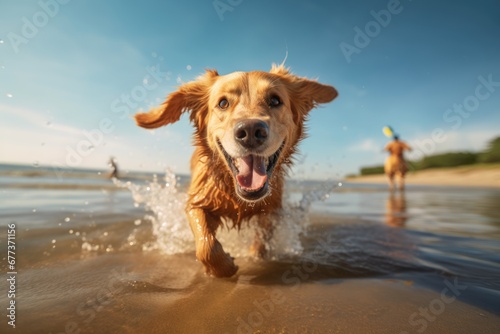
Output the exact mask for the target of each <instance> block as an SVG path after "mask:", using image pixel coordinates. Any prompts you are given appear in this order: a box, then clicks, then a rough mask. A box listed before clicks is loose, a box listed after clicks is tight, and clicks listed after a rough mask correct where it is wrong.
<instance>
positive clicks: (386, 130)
mask: <svg viewBox="0 0 500 334" xmlns="http://www.w3.org/2000/svg"><path fill="white" fill-rule="evenodd" d="M382 132H383V133H384V135H386V136H387V137H392V136H393V135H394V131H392V128H391V127H390V126H384V127H383V129H382Z"/></svg>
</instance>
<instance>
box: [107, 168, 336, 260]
mask: <svg viewBox="0 0 500 334" xmlns="http://www.w3.org/2000/svg"><path fill="white" fill-rule="evenodd" d="M113 182H114V183H115V185H117V186H119V187H121V188H126V189H128V190H129V191H130V192H131V194H132V197H133V199H134V202H135V204H134V205H135V206H136V207H140V206H142V207H144V208H145V210H146V211H147V212H148V213H147V214H146V215H145V217H144V220H148V221H150V222H151V224H152V234H153V236H154V239H155V240H154V241H151V242H147V243H145V244H143V245H142V249H143V250H144V251H150V250H159V251H161V252H162V253H165V254H177V253H184V252H191V251H194V238H193V235H192V232H191V230H190V227H189V222H188V220H187V217H186V214H185V211H184V208H185V206H186V201H187V194H186V193H185V192H184V191H181V190H180V189H179V188H180V187H179V184H178V178H177V176H176V175H175V174H174V173H173V172H171V171H170V170H167V171H166V172H165V176H164V178H163V181H160V180H158V178H157V177H156V176H155V177H154V179H153V180H152V181H151V182H147V183H142V184H139V183H134V182H131V181H128V182H123V181H120V180H117V179H114V180H113ZM340 186H341V184H340V183H335V184H333V183H321V185H320V186H317V185H316V186H312V187H311V186H309V187H302V186H300V185H294V186H293V187H292V189H288V190H287V191H286V194H287V195H286V196H285V199H284V203H283V209H282V210H281V211H280V212H278V213H277V214H276V215H275V216H273V218H272V220H273V221H272V223H273V226H274V228H275V229H274V233H273V238H272V239H271V240H270V241H269V243H268V244H267V245H266V248H267V250H268V254H269V257H270V258H271V259H273V260H279V259H282V258H286V257H290V256H297V255H300V254H302V252H303V250H304V248H303V246H302V243H301V237H302V236H303V235H305V234H306V233H307V228H308V227H309V213H310V209H311V205H312V204H313V203H314V202H317V201H323V200H325V199H327V198H328V197H329V196H330V193H331V192H333V191H334V190H335V189H336V188H338V187H340ZM294 199H295V200H294ZM255 219H256V218H252V219H251V220H250V221H249V222H248V224H243V225H242V228H241V230H239V231H238V230H236V229H231V228H226V226H227V225H231V224H227V225H223V227H221V228H220V229H219V231H218V233H217V238H218V239H219V241H220V242H221V244H222V245H223V247H224V249H225V251H226V252H228V253H230V254H231V255H232V256H234V257H248V256H251V252H250V248H251V245H252V243H253V241H254V238H255V234H256V233H257V232H258V231H257V228H256V226H257V224H256V223H255ZM139 223H140V221H139ZM134 224H135V225H139V224H138V222H137V221H136V222H134ZM128 242H129V243H130V244H135V243H136V240H135V236H134V235H130V236H129V240H128Z"/></svg>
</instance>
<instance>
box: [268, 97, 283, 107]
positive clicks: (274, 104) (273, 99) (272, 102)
mask: <svg viewBox="0 0 500 334" xmlns="http://www.w3.org/2000/svg"><path fill="white" fill-rule="evenodd" d="M280 104H281V100H280V98H279V97H277V96H276V95H273V96H271V98H270V99H269V106H270V107H277V106H279V105H280Z"/></svg>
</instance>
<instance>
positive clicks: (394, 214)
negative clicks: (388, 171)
mask: <svg viewBox="0 0 500 334" xmlns="http://www.w3.org/2000/svg"><path fill="white" fill-rule="evenodd" d="M385 210H386V212H385V223H386V224H387V225H389V226H394V227H402V226H404V224H405V223H406V220H407V219H408V216H407V215H406V198H405V192H404V191H400V192H398V193H395V192H393V191H391V192H389V197H388V198H387V202H386V204H385Z"/></svg>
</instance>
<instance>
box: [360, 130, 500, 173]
mask: <svg viewBox="0 0 500 334" xmlns="http://www.w3.org/2000/svg"><path fill="white" fill-rule="evenodd" d="M498 162H500V137H496V138H494V139H493V140H491V141H490V142H488V146H487V148H486V149H485V150H484V151H481V152H449V153H442V154H434V155H428V156H425V157H423V158H422V159H420V160H417V161H408V165H409V167H410V170H413V171H415V170H423V169H428V168H442V167H457V166H464V165H472V164H477V163H498ZM383 173H384V166H383V165H382V166H371V167H362V168H361V169H360V174H361V175H373V174H383Z"/></svg>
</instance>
